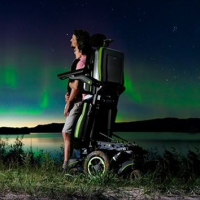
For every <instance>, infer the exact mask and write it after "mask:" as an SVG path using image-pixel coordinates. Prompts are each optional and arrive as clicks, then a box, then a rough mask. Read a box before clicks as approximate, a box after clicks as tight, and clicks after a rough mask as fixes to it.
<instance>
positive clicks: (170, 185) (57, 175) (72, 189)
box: [0, 138, 200, 199]
mask: <svg viewBox="0 0 200 200" xmlns="http://www.w3.org/2000/svg"><path fill="white" fill-rule="evenodd" d="M22 141H23V138H16V141H15V143H14V144H13V145H9V144H8V141H7V140H6V141H3V140H2V139H0V188H1V189H0V196H3V195H5V194H7V193H18V194H28V195H30V196H33V197H48V198H52V199H64V198H66V197H68V198H72V197H75V198H78V197H82V198H87V199H94V198H97V199H105V196H103V193H104V192H105V191H106V190H112V191H115V190H118V189H119V188H126V190H127V189H128V188H129V189H131V188H139V189H140V191H141V192H142V193H143V194H149V195H155V194H175V195H200V170H199V169H200V151H199V150H198V149H197V150H196V152H194V151H191V150H188V154H187V155H186V156H183V155H181V154H180V153H179V152H177V151H176V150H175V149H173V150H172V151H169V150H167V149H166V150H165V153H164V154H163V155H159V154H158V152H156V151H152V152H149V153H148V156H147V157H146V160H145V163H144V166H143V168H142V172H143V176H142V177H141V178H139V179H137V180H135V181H130V180H127V179H122V178H120V177H118V176H117V175H116V174H114V173H112V172H107V173H106V174H105V175H104V176H96V177H89V176H87V175H86V174H84V173H76V174H74V172H73V171H68V172H65V173H64V172H63V171H62V170H61V164H62V155H60V159H59V160H55V159H54V158H53V157H51V155H50V154H49V153H44V152H43V151H41V152H40V153H39V154H37V155H34V153H33V151H32V149H30V150H29V151H26V152H25V151H24V150H23V142H22ZM130 199H131V198H130Z"/></svg>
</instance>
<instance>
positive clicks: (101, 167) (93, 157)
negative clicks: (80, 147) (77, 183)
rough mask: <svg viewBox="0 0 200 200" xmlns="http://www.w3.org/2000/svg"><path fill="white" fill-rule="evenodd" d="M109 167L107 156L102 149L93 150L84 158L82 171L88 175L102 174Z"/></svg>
mask: <svg viewBox="0 0 200 200" xmlns="http://www.w3.org/2000/svg"><path fill="white" fill-rule="evenodd" d="M109 167H110V163H109V159H108V156H107V155H106V154H105V153H104V152H103V151H93V152H91V153H90V154H89V155H88V156H87V157H86V159H85V162H84V167H83V168H84V172H85V173H86V174H88V175H90V176H95V175H97V174H98V175H103V174H104V173H105V172H106V171H107V170H108V169H109Z"/></svg>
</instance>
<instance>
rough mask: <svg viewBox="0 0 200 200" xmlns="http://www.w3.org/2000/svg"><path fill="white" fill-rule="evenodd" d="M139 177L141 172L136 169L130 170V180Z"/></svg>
mask: <svg viewBox="0 0 200 200" xmlns="http://www.w3.org/2000/svg"><path fill="white" fill-rule="evenodd" d="M141 177H142V175H141V172H140V170H138V169H134V170H132V171H131V173H130V175H129V178H130V181H135V180H137V179H140V178H141Z"/></svg>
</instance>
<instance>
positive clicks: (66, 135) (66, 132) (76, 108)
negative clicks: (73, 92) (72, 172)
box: [62, 102, 81, 169]
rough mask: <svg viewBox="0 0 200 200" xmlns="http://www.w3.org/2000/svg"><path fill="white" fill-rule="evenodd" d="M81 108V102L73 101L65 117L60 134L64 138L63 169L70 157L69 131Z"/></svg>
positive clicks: (74, 123)
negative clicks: (73, 103)
mask: <svg viewBox="0 0 200 200" xmlns="http://www.w3.org/2000/svg"><path fill="white" fill-rule="evenodd" d="M80 110H81V102H80V103H75V105H74V106H73V108H72V110H71V111H70V113H69V115H68V116H67V118H66V121H65V125H64V127H63V130H62V135H63V139H64V163H63V169H66V168H67V165H68V161H69V158H70V149H71V132H72V130H73V127H74V126H75V125H76V122H77V120H78V117H79V114H80Z"/></svg>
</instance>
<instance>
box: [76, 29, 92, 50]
mask: <svg viewBox="0 0 200 200" xmlns="http://www.w3.org/2000/svg"><path fill="white" fill-rule="evenodd" d="M73 34H74V35H75V36H76V40H77V44H78V49H79V50H81V51H82V53H83V54H87V53H88V52H89V51H90V50H91V46H90V35H89V33H88V32H87V31H86V30H83V29H76V30H74V33H73Z"/></svg>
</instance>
